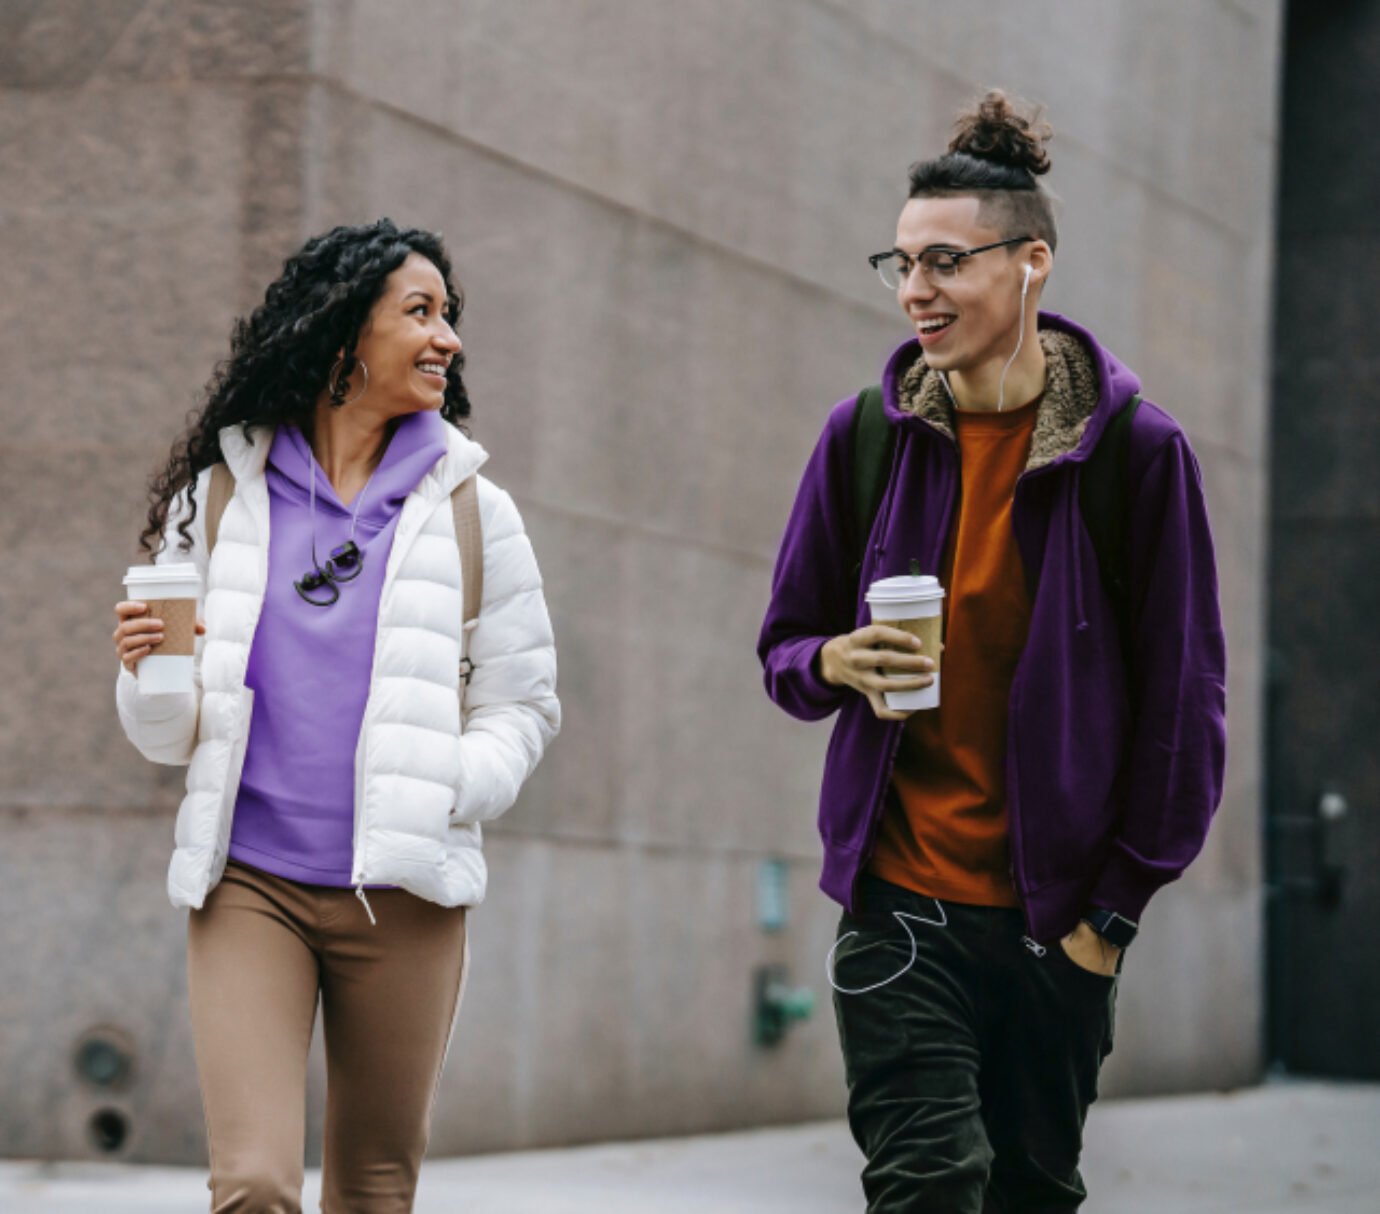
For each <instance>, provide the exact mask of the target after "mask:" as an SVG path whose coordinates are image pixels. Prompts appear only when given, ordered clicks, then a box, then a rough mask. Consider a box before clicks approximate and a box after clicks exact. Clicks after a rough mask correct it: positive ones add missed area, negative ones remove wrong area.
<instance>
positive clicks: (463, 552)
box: [450, 474, 484, 685]
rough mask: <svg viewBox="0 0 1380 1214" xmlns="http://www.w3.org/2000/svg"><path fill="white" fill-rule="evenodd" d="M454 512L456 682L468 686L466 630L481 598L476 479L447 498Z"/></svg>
mask: <svg viewBox="0 0 1380 1214" xmlns="http://www.w3.org/2000/svg"><path fill="white" fill-rule="evenodd" d="M450 504H451V508H452V509H453V510H454V512H455V542H456V543H457V544H458V545H459V546H460V580H461V584H462V585H463V586H464V590H465V605H464V609H463V613H462V616H461V641H460V680H461V682H462V683H464V684H466V685H468V684H469V681H470V676H471V675H472V674H473V673H474V663H473V662H471V661H470V658H469V634H470V626H471V625H472V624H473V623H474V621H475V620H477V619H478V618H479V604H480V602H481V600H482V599H483V597H484V534H483V530H482V528H481V526H480V522H479V477H478V475H477V474H476V475H474V476H468V477H466V478H465V479H464V480H463V481H461V482H460V483H459V484H458V485H457V486H456V487H455V491H454V492H453V493H452V494H451V495H450Z"/></svg>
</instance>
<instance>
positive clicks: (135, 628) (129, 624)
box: [114, 601, 163, 674]
mask: <svg viewBox="0 0 1380 1214" xmlns="http://www.w3.org/2000/svg"><path fill="white" fill-rule="evenodd" d="M148 610H149V606H148V604H147V603H135V602H128V601H127V602H123V603H116V604H115V616H116V618H117V619H118V620H119V623H118V624H116V626H115V632H114V641H115V652H116V653H117V654H118V655H119V658H120V665H122V666H123V667H124V668H125V669H126V670H128V671H129V673H130V674H133V673H134V668H135V667H136V666H137V665H138V664H139V659H140V658H145V657H148V655H149V654H150V653H151V652H152V651H153V647H154V646H155V645H157V644H158V643H159V642H160V641H161V640H162V639H163V621H162V620H158V619H150V618H148Z"/></svg>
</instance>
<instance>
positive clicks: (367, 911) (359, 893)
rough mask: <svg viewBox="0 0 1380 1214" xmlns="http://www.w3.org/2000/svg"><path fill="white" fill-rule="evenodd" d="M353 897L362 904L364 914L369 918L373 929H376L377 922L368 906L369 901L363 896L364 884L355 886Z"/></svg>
mask: <svg viewBox="0 0 1380 1214" xmlns="http://www.w3.org/2000/svg"><path fill="white" fill-rule="evenodd" d="M355 897H356V898H358V899H359V900H360V901H361V902H363V903H364V913H365V914H366V915H368V916H369V922H370V923H371V924H372V925H373V926H374V927H378V925H379V921H378V920H377V919H375V918H374V911H373V908H372V907H370V905H369V899H368V898H366V897H365V896H364V883H363V882H362V881H361V882H360V883H359V884H358V885H356V886H355Z"/></svg>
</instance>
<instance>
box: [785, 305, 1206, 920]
mask: <svg viewBox="0 0 1380 1214" xmlns="http://www.w3.org/2000/svg"><path fill="white" fill-rule="evenodd" d="M1040 326H1041V328H1042V329H1052V330H1060V331H1062V332H1064V333H1068V334H1071V335H1073V336H1074V337H1076V338H1078V339H1079V340H1080V341H1081V342H1082V343H1084V345H1085V346H1086V348H1087V350H1088V352H1089V353H1090V354H1091V357H1092V361H1093V364H1094V367H1095V370H1096V374H1097V380H1098V395H1097V403H1096V407H1095V408H1094V409H1093V411H1092V413H1091V414H1090V415H1088V416H1087V417H1086V418H1085V419H1083V420H1082V421H1081V422H1080V423H1079V425H1077V426H1076V427H1073V428H1071V429H1070V430H1069V431H1068V432H1067V433H1066V434H1065V436H1064V437H1065V439H1066V441H1065V443H1064V445H1063V446H1062V447H1061V449H1060V450H1059V452H1058V454H1056V455H1054V456H1053V458H1051V459H1049V460H1048V462H1044V463H1042V464H1040V465H1039V466H1035V465H1034V463H1033V461H1032V465H1031V466H1028V467H1027V470H1026V471H1025V472H1024V473H1022V475H1021V477H1020V479H1019V481H1018V482H1017V485H1016V491H1015V500H1014V504H1013V507H1012V513H1011V523H1012V528H1013V530H1014V532H1015V536H1016V543H1017V547H1018V548H1019V550H1020V554H1021V559H1022V564H1023V565H1024V567H1025V572H1026V577H1027V581H1028V583H1029V585H1030V588H1031V601H1032V605H1031V619H1030V631H1029V635H1028V638H1027V641H1026V646H1025V650H1024V652H1023V654H1022V656H1021V659H1020V662H1019V664H1018V666H1017V669H1016V673H1015V677H1014V679H1013V681H1012V684H1011V696H1010V703H1009V708H1008V717H1007V756H1006V793H1007V805H1008V823H1009V829H1010V836H1011V857H1012V879H1013V881H1014V884H1015V887H1016V892H1017V894H1018V896H1019V897H1020V900H1021V905H1022V907H1023V909H1024V911H1025V916H1026V921H1027V924H1028V927H1029V930H1030V934H1031V935H1032V936H1033V937H1034V938H1035V939H1036V940H1042V941H1049V940H1054V939H1056V938H1058V937H1060V936H1062V935H1064V934H1066V933H1067V932H1069V931H1071V930H1072V929H1073V928H1074V927H1075V926H1076V925H1077V922H1078V919H1079V917H1080V915H1082V914H1083V913H1085V912H1086V911H1087V910H1088V909H1089V908H1091V907H1100V908H1105V909H1108V910H1113V911H1116V912H1118V913H1119V914H1122V915H1125V916H1126V917H1127V918H1129V919H1132V920H1135V921H1139V920H1140V918H1141V912H1142V911H1143V910H1144V909H1145V905H1146V903H1147V902H1148V901H1149V900H1150V898H1151V896H1152V895H1153V894H1154V893H1155V891H1156V890H1158V889H1159V888H1160V887H1161V886H1162V885H1164V884H1166V883H1168V882H1170V881H1173V880H1174V879H1175V878H1177V877H1178V876H1179V875H1180V874H1181V873H1182V872H1183V871H1184V869H1185V868H1187V866H1188V865H1189V863H1190V862H1191V861H1192V860H1193V858H1194V857H1195V856H1196V855H1197V854H1198V852H1199V850H1200V849H1201V847H1202V845H1203V841H1204V839H1205V838H1206V836H1207V830H1208V824H1209V822H1210V821H1211V818H1212V815H1213V813H1214V811H1215V810H1216V808H1217V805H1218V803H1219V801H1220V800H1221V796H1222V779H1223V771H1224V767H1225V761H1226V723H1225V713H1226V646H1225V642H1224V638H1223V634H1222V625H1221V617H1220V612H1219V608H1218V597H1217V571H1216V565H1215V562H1214V559H1213V547H1212V536H1211V532H1210V530H1209V526H1208V517H1207V509H1206V505H1205V503H1204V500H1203V489H1202V482H1201V478H1200V476H1199V471H1198V464H1197V461H1196V460H1195V458H1194V455H1193V451H1192V449H1191V448H1190V447H1189V443H1188V439H1187V437H1186V436H1185V434H1184V432H1183V430H1182V429H1181V428H1180V427H1179V425H1178V423H1176V422H1175V421H1174V419H1173V418H1172V417H1170V416H1169V415H1168V414H1167V413H1165V412H1164V411H1163V410H1162V409H1160V408H1158V407H1156V406H1155V405H1153V404H1151V403H1150V402H1149V401H1143V402H1142V404H1141V406H1140V408H1139V409H1138V410H1137V412H1136V416H1135V420H1134V423H1133V425H1132V427H1131V434H1130V442H1129V452H1128V455H1129V459H1128V467H1127V481H1128V486H1127V487H1128V493H1129V519H1130V522H1129V536H1128V539H1129V546H1130V573H1131V589H1130V599H1131V625H1132V635H1131V638H1130V653H1129V663H1128V662H1127V661H1126V660H1124V659H1123V656H1122V651H1121V638H1120V632H1119V629H1120V625H1119V622H1118V619H1117V610H1116V607H1115V605H1114V604H1113V602H1112V601H1111V598H1110V596H1109V595H1108V594H1107V593H1106V591H1105V589H1104V588H1103V584H1102V578H1101V574H1100V571H1099V569H1098V562H1097V554H1096V552H1095V550H1094V548H1093V545H1092V540H1091V538H1090V537H1089V535H1088V532H1087V530H1086V528H1085V527H1084V525H1083V519H1082V514H1081V512H1080V508H1079V501H1078V486H1079V474H1080V470H1081V468H1082V465H1083V463H1084V461H1086V460H1087V458H1088V456H1089V455H1090V454H1091V453H1092V450H1093V448H1094V447H1095V446H1096V444H1097V440H1098V438H1099V437H1100V436H1101V434H1102V432H1103V430H1104V429H1105V427H1106V425H1107V422H1108V421H1109V420H1110V419H1111V417H1112V416H1114V414H1115V413H1116V412H1117V410H1118V409H1120V407H1121V406H1122V405H1123V404H1125V402H1126V401H1127V400H1129V399H1130V397H1131V396H1132V395H1133V394H1134V393H1136V392H1138V391H1139V390H1140V382H1139V380H1138V379H1137V378H1136V376H1135V375H1134V374H1133V373H1132V372H1131V371H1130V370H1128V369H1127V368H1126V367H1124V366H1122V365H1121V363H1119V362H1118V361H1117V360H1116V359H1115V357H1113V356H1112V355H1111V354H1110V353H1109V352H1108V351H1106V350H1104V349H1102V347H1101V346H1099V345H1098V343H1097V341H1096V339H1095V338H1094V337H1093V335H1092V334H1091V333H1089V332H1088V331H1087V330H1086V329H1083V328H1081V327H1080V326H1078V325H1076V324H1074V323H1073V322H1071V321H1069V320H1066V319H1064V318H1063V317H1061V316H1057V315H1055V314H1053V313H1041V316H1040ZM919 357H920V346H919V343H918V342H917V341H915V340H914V339H912V340H910V341H908V342H906V343H905V344H903V345H902V346H901V347H900V348H898V349H897V350H896V352H895V353H894V354H893V355H892V356H891V359H890V360H889V361H888V363H887V367H886V371H885V374H884V376H883V379H882V390H883V398H884V401H885V410H886V416H887V420H888V421H889V422H890V424H891V425H893V426H895V427H897V428H898V433H897V436H896V437H897V442H896V443H895V446H894V457H893V462H892V466H891V468H890V471H889V473H888V480H887V485H886V490H885V493H884V495H883V499H882V503H881V505H880V507H879V508H878V511H877V517H876V520H875V522H874V525H873V528H872V534H871V537H870V539H869V542H868V546H867V549H866V551H865V552H864V553H863V554H862V557H863V562H862V572H861V576H860V578H859V579H858V580H857V581H854V580H853V579H852V577H850V576H849V571H850V570H851V569H852V568H853V567H854V565H855V564H856V561H857V554H856V553H855V552H853V551H851V549H852V547H853V545H852V541H851V538H850V537H851V534H852V530H851V526H850V521H849V520H850V517H851V514H852V510H853V506H852V500H853V485H852V481H853V464H852V460H853V454H852V431H851V426H852V417H853V408H854V399H855V398H850V399H848V400H845V401H843V402H841V403H840V404H838V405H837V406H835V408H834V410H833V411H832V413H831V414H830V415H829V420H828V422H827V423H826V425H825V428H824V434H823V436H822V437H821V438H820V440H819V443H818V445H817V446H816V448H815V451H814V454H813V455H812V457H811V459H810V462H809V464H808V466H807V467H806V469H805V475H804V478H803V479H802V481H801V485H800V490H799V493H798V494H797V497H796V501H795V507H794V509H793V510H792V512H791V517H790V521H789V523H788V524H787V527H786V534H785V538H784V539H783V540H782V543H781V551H780V555H779V556H778V558H777V563H776V572H775V575H774V577H773V581H772V597H771V604H770V606H769V608H768V610H767V616H766V620H765V621H764V623H763V626H762V633H761V638H760V640H759V642H758V655H759V656H760V658H761V659H762V663H763V666H764V667H765V671H766V686H767V692H768V694H769V695H770V696H771V698H772V699H773V700H775V701H776V703H777V704H779V705H780V706H781V707H782V708H784V709H785V710H786V711H787V712H789V713H790V714H791V715H792V716H796V717H799V718H800V719H802V720H806V721H813V720H819V719H821V718H823V717H827V716H829V715H830V714H831V713H834V712H837V713H838V714H839V716H838V721H837V723H836V724H835V727H834V733H833V737H832V738H831V739H830V743H829V750H828V755H827V758H826V760H825V768H824V780H823V787H822V790H821V796H820V809H819V831H820V836H821V838H822V840H823V843H824V869H823V874H822V876H821V878H820V887H821V888H822V889H823V890H824V892H825V893H827V894H828V895H829V896H830V897H832V898H833V899H835V900H836V901H838V902H840V903H842V904H843V905H845V906H847V907H850V908H852V907H853V905H854V890H855V886H856V882H857V878H858V875H859V873H860V871H861V870H862V869H863V868H865V866H866V864H867V862H868V859H869V858H870V856H871V853H872V847H873V842H874V840H875V838H876V832H877V824H878V820H879V818H880V816H881V814H882V810H883V806H884V804H885V801H886V794H887V790H888V787H889V785H890V782H891V769H892V764H893V762H894V760H895V756H896V749H897V746H898V744H899V742H900V738H901V731H902V728H903V726H902V724H901V723H899V722H891V721H881V720H879V719H878V718H877V717H876V715H875V714H874V713H873V711H872V708H871V706H870V705H869V704H868V702H867V700H866V698H865V697H863V696H862V695H860V694H858V693H857V692H855V691H853V690H852V689H851V688H843V687H833V686H830V685H829V684H827V683H825V682H824V681H823V680H822V678H821V677H820V673H819V663H818V654H819V650H820V649H821V647H822V646H823V645H824V643H825V642H826V641H827V640H829V639H830V638H831V637H834V636H837V635H839V634H841V633H846V632H851V631H852V630H853V629H854V628H858V627H861V626H863V625H865V624H867V623H868V622H870V619H869V615H868V611H867V606H866V604H865V602H864V601H863V598H862V590H863V588H864V587H866V586H868V585H869V584H870V583H871V582H873V581H875V580H876V579H878V578H883V577H892V576H895V575H897V574H904V573H907V572H909V566H910V562H911V560H912V559H916V560H918V561H919V562H920V567H921V570H922V572H924V573H929V574H937V573H938V572H939V569H940V564H941V559H942V556H943V551H944V545H945V543H946V541H947V539H948V536H949V532H950V529H951V525H952V522H953V518H954V512H955V510H956V508H957V504H958V498H959V491H960V484H959V481H960V464H959V453H958V448H957V445H956V443H955V442H954V440H953V437H952V435H951V433H948V432H946V431H945V430H944V429H943V428H942V427H941V426H940V425H936V424H933V423H932V422H931V421H929V420H926V419H924V418H922V417H920V416H916V415H915V414H913V413H907V412H903V411H902V410H901V408H900V407H899V404H898V388H899V385H900V383H901V380H902V378H903V377H904V375H905V373H906V371H907V370H909V369H910V368H911V366H912V364H914V363H915V361H916V360H917V359H918V358H919ZM1044 408H1045V406H1042V410H1043V409H1044ZM1056 437H1057V436H1056Z"/></svg>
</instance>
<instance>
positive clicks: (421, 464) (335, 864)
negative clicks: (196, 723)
mask: <svg viewBox="0 0 1380 1214" xmlns="http://www.w3.org/2000/svg"><path fill="white" fill-rule="evenodd" d="M445 425H446V422H445V421H443V420H442V418H441V416H440V414H439V413H413V414H409V415H408V416H406V417H404V418H402V420H401V421H399V422H398V425H397V429H396V430H395V431H394V433H393V438H392V440H391V441H390V442H389V444H388V450H387V451H385V452H384V456H383V460H382V461H381V462H380V464H379V466H378V468H377V469H376V470H375V472H374V475H373V478H372V479H371V480H370V482H369V483H368V485H366V486H365V487H364V489H363V490H362V491H361V492H362V493H363V495H364V496H363V497H362V498H357V499H355V500H353V501H351V503H350V506H351V507H353V506H354V505H355V503H356V502H358V503H359V507H360V510H359V524H358V528H357V530H356V532H355V543H356V544H358V545H359V548H360V550H361V551H362V552H363V553H364V567H363V569H362V571H361V572H360V575H359V576H358V577H357V578H355V579H354V580H353V581H351V582H349V583H347V584H345V585H342V586H341V587H340V598H339V599H338V600H337V601H336V602H334V603H333V604H331V606H329V607H313V606H311V604H309V603H305V602H303V601H302V599H301V598H300V597H299V596H298V594H297V591H296V589H294V587H293V582H295V581H297V580H299V579H300V578H301V577H302V575H303V574H304V573H306V572H308V571H309V570H310V569H311V567H312V563H311V514H310V511H309V509H308V503H309V500H310V499H309V492H310V480H309V477H310V473H309V469H310V468H312V467H315V469H316V553H317V557H318V559H319V560H320V561H321V563H322V564H323V565H324V564H325V561H326V558H327V557H328V556H329V555H330V551H331V549H332V548H336V547H338V546H339V545H341V544H343V543H344V542H345V541H346V539H348V538H349V535H350V517H351V509H350V508H347V507H346V506H344V505H342V504H341V501H340V499H339V498H338V497H337V496H336V493H335V490H334V489H333V488H332V487H331V483H330V481H329V480H328V479H327V478H326V474H325V473H324V472H322V470H321V466H320V465H319V464H317V463H316V461H315V458H314V457H313V456H312V453H311V448H310V447H308V446H307V443H306V440H305V439H304V438H303V437H302V433H301V431H300V430H298V429H297V427H296V426H283V427H280V428H279V430H278V431H277V433H276V434H275V435H274V436H273V446H272V448H271V449H270V450H269V455H268V467H267V469H266V476H267V480H268V500H269V534H270V537H271V538H270V542H269V545H268V588H267V591H266V593H265V596H264V606H263V613H262V614H261V615H260V617H259V626H258V628H257V629H256V631H255V633H254V644H253V646H252V648H251V649H250V651H249V666H248V670H247V673H246V677H245V683H246V685H247V686H249V687H252V688H253V689H254V715H253V719H252V720H251V722H250V727H249V749H248V751H247V753H246V754H245V760H244V771H243V774H242V775H241V777H240V787H239V796H238V800H237V801H236V802H235V815H234V824H233V826H232V829H231V832H230V858H231V859H232V860H238V861H239V862H240V863H242V864H248V865H250V866H252V867H254V868H258V869H262V870H263V871H264V872H267V873H273V874H274V875H275V876H279V877H286V878H288V879H289V880H292V881H301V882H304V883H306V884H310V885H332V886H342V887H343V886H348V885H349V884H350V873H351V861H352V860H353V852H354V816H355V746H356V743H357V742H358V740H359V726H360V722H361V721H362V720H363V718H364V706H365V702H366V701H367V700H368V698H369V681H370V677H371V675H372V673H373V663H374V638H375V634H376V632H377V629H378V615H379V595H380V594H381V592H382V589H383V574H384V569H385V567H386V566H387V564H388V552H389V549H390V548H391V547H392V545H393V534H394V532H395V531H396V530H397V526H398V517H399V515H400V514H401V513H402V507H403V502H404V501H406V499H407V496H408V494H410V493H411V492H412V490H413V489H415V488H416V487H417V485H418V484H419V483H420V481H421V480H422V478H423V477H424V476H426V474H427V473H428V472H430V471H431V469H432V468H433V467H434V466H435V464H436V461H437V460H439V459H440V458H441V457H442V456H444V455H445V453H446V436H445V430H444V427H445Z"/></svg>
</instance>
